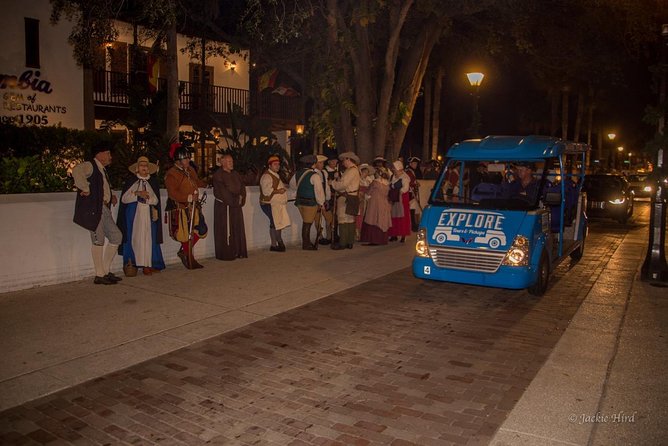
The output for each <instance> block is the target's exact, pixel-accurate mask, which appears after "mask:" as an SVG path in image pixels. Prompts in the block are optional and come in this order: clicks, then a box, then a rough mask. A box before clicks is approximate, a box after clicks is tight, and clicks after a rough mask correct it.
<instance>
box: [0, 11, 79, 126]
mask: <svg viewBox="0 0 668 446" xmlns="http://www.w3.org/2000/svg"><path fill="white" fill-rule="evenodd" d="M10 4H11V5H10ZM50 13H51V4H50V3H49V0H30V1H12V2H3V7H2V14H0V42H2V51H0V74H2V75H11V76H16V77H17V78H20V77H21V75H22V74H23V73H25V72H26V71H32V75H31V79H33V80H34V79H36V78H38V79H39V80H41V81H45V82H48V83H49V84H50V85H49V88H50V89H51V90H52V92H51V93H48V94H47V93H44V92H40V91H34V90H33V89H32V88H18V87H16V88H2V89H0V100H1V101H2V106H1V107H0V120H2V121H3V122H7V121H8V120H14V121H15V122H19V123H21V122H22V123H27V124H38V125H46V124H48V125H57V124H60V125H62V126H63V127H69V128H76V129H82V128H83V91H82V90H83V89H82V85H83V71H82V70H81V69H80V68H79V67H78V66H77V64H76V63H75V62H74V59H73V56H72V47H71V46H70V45H69V44H68V43H67V38H68V36H69V33H70V30H71V28H72V25H71V24H70V23H69V22H67V21H65V20H61V21H60V22H59V23H58V25H56V26H54V25H51V23H50V22H49V16H50ZM26 17H27V18H33V19H38V20H39V43H40V48H39V58H40V68H39V69H35V68H28V67H26V66H25V59H26V56H25V42H24V39H25V29H24V18H26ZM37 72H39V76H37ZM47 107H48V108H47ZM45 121H46V122H45Z"/></svg>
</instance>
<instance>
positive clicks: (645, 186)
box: [628, 173, 652, 198]
mask: <svg viewBox="0 0 668 446" xmlns="http://www.w3.org/2000/svg"><path fill="white" fill-rule="evenodd" d="M628 181H629V185H630V188H631V191H632V192H633V195H634V196H635V198H640V197H645V198H649V197H651V196H652V184H651V183H650V181H649V175H647V174H645V173H643V174H633V175H629V177H628Z"/></svg>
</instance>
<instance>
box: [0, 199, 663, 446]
mask: <svg viewBox="0 0 668 446" xmlns="http://www.w3.org/2000/svg"><path fill="white" fill-rule="evenodd" d="M647 214H648V208H647V207H644V208H641V209H639V210H638V211H637V218H636V222H635V224H630V225H628V226H627V227H622V226H619V225H611V226H610V228H609V229H608V228H607V227H606V233H605V236H606V237H609V238H614V239H615V243H614V245H615V246H618V247H617V249H616V250H615V251H614V253H613V254H612V255H611V256H610V258H609V259H606V260H603V261H601V259H600V258H598V259H595V261H594V260H592V264H596V265H597V266H596V268H592V277H591V280H588V281H586V282H587V283H583V284H582V287H583V289H582V292H583V293H586V298H585V299H584V301H583V302H582V304H581V305H580V306H579V309H578V310H577V312H576V313H575V316H573V318H572V320H571V322H570V324H569V326H568V328H567V329H566V331H565V332H564V333H563V335H562V336H561V338H560V339H559V342H558V343H557V345H556V347H555V348H554V349H553V350H552V352H551V354H550V356H549V358H548V359H547V361H546V362H545V363H544V364H543V366H542V367H541V369H540V371H539V372H538V374H537V375H536V376H535V378H534V379H533V381H531V384H530V385H529V386H528V387H527V388H526V389H518V390H519V392H518V395H521V397H519V400H518V401H517V402H516V403H515V401H514V398H513V400H512V401H509V403H510V404H511V406H510V407H512V404H514V407H513V409H512V411H511V412H510V414H509V416H508V418H507V419H506V421H505V422H504V423H503V425H502V426H501V427H500V428H499V430H498V431H497V433H496V435H495V437H494V439H493V440H492V442H491V444H494V445H608V444H643V445H645V444H664V443H665V438H666V436H667V435H668V432H667V428H666V426H667V425H668V416H667V411H666V403H667V402H668V398H667V396H668V378H667V377H666V374H665V373H663V363H664V362H665V357H666V354H667V353H668V344H667V343H666V334H667V332H668V299H667V298H668V289H667V288H656V287H652V286H650V285H648V284H646V283H644V282H640V281H639V268H640V265H641V264H642V261H643V259H644V256H645V251H646V244H647V226H646V225H647V217H648V215H647ZM619 240H621V242H620V241H619ZM413 244H414V240H409V241H407V242H406V243H405V244H399V243H393V244H390V245H388V246H385V247H364V246H356V247H355V249H353V250H343V251H332V250H330V249H328V248H326V247H325V248H323V249H321V250H320V251H317V252H309V251H302V250H300V249H297V248H296V247H291V249H289V250H288V252H286V253H283V254H281V253H270V252H268V251H263V252H252V253H251V256H250V258H249V259H245V260H238V261H235V262H220V261H216V260H213V259H209V260H206V261H204V262H203V263H204V265H205V268H204V269H203V270H196V271H186V270H184V269H183V268H182V267H181V266H180V265H172V266H170V268H168V270H166V271H165V272H163V273H161V274H160V275H157V276H151V277H143V276H140V277H136V278H126V279H125V280H123V282H121V284H119V285H116V286H93V285H92V284H91V283H90V280H88V281H85V282H74V283H69V284H64V285H57V286H51V287H45V288H37V289H33V290H26V291H20V292H13V293H7V294H4V295H0V327H1V328H0V339H2V343H3V362H2V363H1V365H0V410H1V409H6V408H9V407H12V406H16V405H18V404H21V403H22V402H26V401H29V400H32V399H35V398H37V397H39V396H42V395H46V394H50V393H53V392H55V391H57V390H60V389H64V388H68V387H71V386H73V385H75V384H78V383H81V382H84V381H87V380H90V379H92V378H95V377H99V376H102V375H104V374H107V373H109V372H112V371H116V370H120V369H123V368H125V367H128V366H130V365H133V364H136V363H139V362H142V361H145V360H147V359H151V358H155V357H157V356H159V355H162V354H165V353H167V352H170V351H174V350H178V349H180V348H182V347H185V346H188V345H191V344H193V343H196V342H198V341H201V340H204V339H208V338H210V337H213V336H217V335H220V334H222V333H225V332H227V331H231V330H234V329H236V328H239V327H242V326H245V325H247V324H250V323H252V322H255V321H258V320H261V319H265V318H267V317H270V316H272V315H276V314H279V313H282V312H284V311H286V310H289V309H291V308H295V307H298V306H301V305H304V304H307V303H309V302H312V301H314V300H317V299H320V298H322V297H325V296H327V295H330V294H332V293H336V292H338V291H341V290H344V289H346V288H350V287H353V286H355V285H358V284H361V283H364V282H367V281H368V280H371V279H374V278H378V277H382V276H384V275H386V274H388V273H391V272H393V271H397V270H400V269H402V268H405V267H407V266H409V265H410V261H411V258H412V252H413ZM604 245H606V246H609V245H610V244H609V243H608V244H604ZM601 252H603V251H601ZM605 252H610V251H605ZM598 255H599V253H598V252H597V251H595V250H593V249H592V250H591V251H589V252H588V254H586V256H587V257H592V259H593V257H595V256H598ZM286 271H288V272H289V273H288V274H286ZM297 271H299V272H298V273H297ZM566 274H569V273H568V272H566ZM557 283H558V282H557ZM592 284H593V285H592ZM585 287H586V288H589V287H591V288H590V289H588V290H587V289H584V288H585ZM551 291H552V293H550V294H551V295H552V298H555V297H556V298H558V296H559V295H558V293H554V291H555V290H554V289H552V290H551ZM573 311H575V310H573ZM522 390H524V392H523V393H521V391H522ZM510 407H509V408H510ZM490 435H491V433H490ZM487 438H489V437H487ZM470 443H475V439H471V440H470Z"/></svg>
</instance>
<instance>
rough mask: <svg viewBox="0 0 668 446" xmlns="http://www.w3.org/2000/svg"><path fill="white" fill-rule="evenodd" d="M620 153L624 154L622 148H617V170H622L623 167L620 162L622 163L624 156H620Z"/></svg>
mask: <svg viewBox="0 0 668 446" xmlns="http://www.w3.org/2000/svg"><path fill="white" fill-rule="evenodd" d="M622 153H624V146H619V147H617V159H618V160H619V170H622V168H623V167H624V166H623V165H622V162H623V161H622V160H623V159H624V156H623V155H622ZM615 164H617V163H615Z"/></svg>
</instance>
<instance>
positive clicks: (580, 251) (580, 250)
mask: <svg viewBox="0 0 668 446" xmlns="http://www.w3.org/2000/svg"><path fill="white" fill-rule="evenodd" d="M586 242H587V227H586V226H585V227H584V229H583V230H582V244H581V245H580V247H579V248H578V249H576V250H575V251H573V252H572V253H571V259H572V260H575V261H576V262H577V261H578V260H580V259H581V258H582V255H583V254H584V250H585V243H586Z"/></svg>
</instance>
